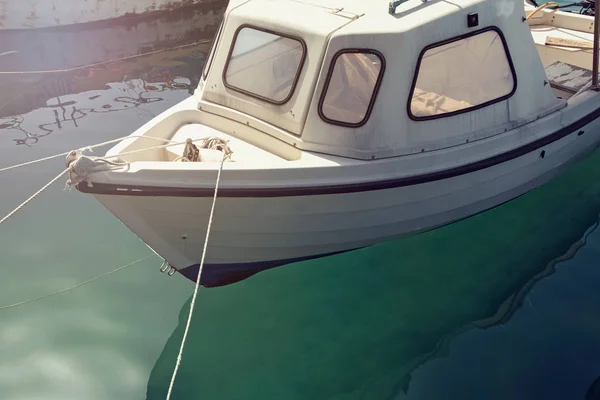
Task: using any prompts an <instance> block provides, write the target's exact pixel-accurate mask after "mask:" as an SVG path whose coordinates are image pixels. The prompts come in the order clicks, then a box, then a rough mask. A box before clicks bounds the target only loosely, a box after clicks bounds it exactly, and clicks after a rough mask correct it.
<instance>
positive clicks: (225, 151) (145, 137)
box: [0, 135, 231, 172]
mask: <svg viewBox="0 0 600 400" xmlns="http://www.w3.org/2000/svg"><path fill="white" fill-rule="evenodd" d="M130 138H131V139H132V138H139V139H152V140H160V141H163V142H169V143H166V144H162V145H159V146H153V147H144V148H143V149H138V150H132V151H126V152H124V153H119V154H115V155H113V156H105V157H103V158H104V159H110V158H117V157H120V156H125V155H129V154H135V153H140V152H142V151H148V150H156V149H163V148H166V147H171V146H179V145H182V144H186V142H176V141H174V140H171V139H165V138H158V137H153V136H146V135H129V136H123V137H121V138H117V139H112V140H108V141H106V142H102V143H98V144H94V145H91V146H85V147H82V148H80V149H79V151H84V150H91V149H95V148H96V147H101V146H106V145H107V144H111V143H116V142H120V141H123V140H127V139H130ZM200 140H205V141H209V143H212V142H214V140H215V138H198V139H193V140H192V142H197V141H200ZM71 151H72V150H71ZM71 151H67V152H64V153H60V154H55V155H53V156H48V157H44V158H40V159H37V160H32V161H27V162H24V163H21V164H16V165H11V166H10V167H4V168H0V172H4V171H8V170H11V169H15V168H20V167H25V166H27V165H31V164H36V163H39V162H42V161H47V160H51V159H53V158H57V157H64V156H66V155H68V154H70V153H71ZM223 152H224V153H225V155H226V158H227V157H229V156H230V155H231V150H230V149H224V150H223Z"/></svg>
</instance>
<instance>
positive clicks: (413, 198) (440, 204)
mask: <svg viewBox="0 0 600 400" xmlns="http://www.w3.org/2000/svg"><path fill="white" fill-rule="evenodd" d="M596 118H597V117H596ZM580 125H581V124H579V125H574V126H573V128H574V129H573V130H572V132H569V133H566V134H564V135H562V136H561V137H560V138H558V137H557V139H556V140H555V141H553V142H549V141H547V142H545V143H544V145H543V146H541V147H538V148H535V149H534V150H533V151H530V152H528V153H524V154H522V155H520V156H518V157H516V158H512V159H510V160H508V161H504V162H499V163H497V164H495V165H493V166H490V167H487V168H485V167H483V168H481V169H478V170H476V171H472V172H468V173H464V174H460V175H457V176H453V177H450V178H442V179H439V180H434V181H428V182H423V183H418V184H412V185H405V186H401V187H396V188H387V189H382V190H362V191H361V190H358V191H354V192H346V193H337V194H317V195H304V196H302V195H297V196H296V195H290V196H284V197H242V196H239V195H235V196H232V197H228V195H227V192H226V191H224V192H223V193H224V195H223V196H219V198H218V199H217V204H216V209H215V216H214V221H213V228H212V231H211V236H210V240H209V246H208V252H207V257H206V262H205V265H204V268H203V273H202V280H201V283H202V284H203V285H204V286H220V285H223V284H229V283H233V282H236V281H239V280H241V279H245V278H247V277H249V276H252V275H254V274H255V273H257V272H260V271H263V270H266V269H270V268H274V267H278V266H282V265H286V264H289V263H293V262H297V261H301V260H307V259H314V258H319V257H324V256H328V255H331V254H335V253H340V252H345V251H350V250H354V249H358V248H363V247H368V246H371V245H374V244H378V243H382V242H385V241H388V240H392V239H395V238H400V237H404V236H408V235H413V234H416V233H419V232H423V231H427V230H431V229H435V228H437V227H440V226H443V225H446V224H449V223H452V222H455V221H458V220H461V219H464V218H468V217H470V216H473V215H475V214H478V213H481V212H483V211H486V210H489V209H491V208H493V207H496V206H498V205H501V204H503V203H506V202H507V201H510V200H512V199H514V198H516V197H518V196H520V195H523V194H525V193H527V192H528V191H530V190H532V189H534V188H536V187H538V186H540V185H542V184H544V183H546V182H548V181H549V180H551V179H552V178H554V177H555V176H556V175H558V174H559V173H561V172H563V171H564V170H565V169H566V168H568V167H569V166H570V165H572V164H573V163H575V162H576V161H578V160H580V159H582V158H583V157H585V156H587V155H589V154H591V153H592V152H593V151H594V150H595V149H596V148H597V147H598V144H599V140H600V134H599V133H600V129H599V128H600V127H599V126H598V120H597V119H593V120H591V121H589V122H588V123H587V124H586V125H584V126H580ZM582 132H583V133H582ZM586 132H587V133H586ZM584 133H585V134H584ZM78 188H79V189H80V190H81V191H83V192H88V193H93V194H94V195H95V196H96V198H97V199H98V200H99V201H100V202H101V203H102V204H103V205H104V206H105V207H106V208H108V210H110V211H111V212H112V213H113V214H114V215H116V216H117V217H118V218H119V219H120V220H121V221H122V222H123V223H124V224H125V225H126V226H127V227H128V228H129V229H130V230H132V231H133V232H134V233H136V234H137V235H138V236H139V237H140V238H141V239H142V240H143V241H144V242H145V243H146V244H148V246H150V247H151V248H152V249H153V250H154V251H156V252H157V253H158V254H159V255H161V257H164V258H165V259H166V260H167V261H168V262H169V263H170V264H171V265H172V266H173V267H174V268H176V269H177V270H178V271H179V272H181V273H182V274H183V275H184V276H186V277H187V278H189V279H190V280H192V281H195V280H196V278H197V273H198V264H199V262H200V260H201V252H202V246H203V244H204V238H205V235H206V225H207V222H208V213H209V210H210V204H211V203H212V193H210V194H209V193H207V195H206V196H191V195H190V196H177V195H173V193H177V191H175V192H173V193H172V194H171V195H169V193H168V191H167V192H163V195H156V194H157V192H152V193H144V192H143V191H136V192H131V191H130V193H131V194H126V190H124V188H121V193H119V194H103V193H102V191H103V190H106V189H107V187H106V186H105V185H102V184H99V185H96V186H95V187H92V188H90V187H87V186H85V185H79V186H78ZM108 192H110V191H108ZM249 195H252V193H251V192H249Z"/></svg>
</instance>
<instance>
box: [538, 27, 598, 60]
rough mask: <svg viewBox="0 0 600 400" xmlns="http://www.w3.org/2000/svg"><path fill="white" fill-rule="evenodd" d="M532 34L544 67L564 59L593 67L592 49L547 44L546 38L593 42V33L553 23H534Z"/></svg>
mask: <svg viewBox="0 0 600 400" xmlns="http://www.w3.org/2000/svg"><path fill="white" fill-rule="evenodd" d="M531 35H532V36H533V41H534V42H535V44H536V46H537V48H538V51H539V53H540V57H541V59H542V63H543V64H544V67H547V66H548V65H550V64H553V63H555V62H556V61H564V62H568V63H569V64H573V65H577V66H578V67H582V68H590V69H591V65H592V64H591V60H592V50H587V49H581V48H577V47H563V46H552V45H547V44H546V38H547V37H555V38H559V39H570V40H577V41H584V42H588V43H593V42H594V35H593V33H587V32H581V31H576V30H573V29H566V28H561V27H556V26H551V25H533V26H531Z"/></svg>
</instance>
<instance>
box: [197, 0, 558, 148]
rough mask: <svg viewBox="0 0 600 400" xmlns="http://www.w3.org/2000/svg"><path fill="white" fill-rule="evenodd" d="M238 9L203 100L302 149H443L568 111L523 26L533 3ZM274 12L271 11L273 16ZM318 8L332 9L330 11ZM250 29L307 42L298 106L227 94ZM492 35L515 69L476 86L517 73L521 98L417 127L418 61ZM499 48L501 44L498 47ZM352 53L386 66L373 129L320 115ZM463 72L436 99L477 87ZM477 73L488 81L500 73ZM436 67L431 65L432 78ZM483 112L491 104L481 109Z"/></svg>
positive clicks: (325, 3) (330, 0)
mask: <svg viewBox="0 0 600 400" xmlns="http://www.w3.org/2000/svg"><path fill="white" fill-rule="evenodd" d="M231 1H232V3H233V4H232V3H230V6H229V10H230V12H229V13H228V17H227V18H228V24H226V28H225V30H224V33H223V36H222V38H221V44H220V46H219V48H220V50H219V51H218V52H217V54H216V56H215V62H214V66H213V69H212V71H213V72H212V73H211V74H210V76H209V77H208V78H207V81H206V89H205V90H204V91H203V92H202V93H203V94H202V99H203V100H206V101H208V102H209V103H213V104H218V105H220V106H223V108H220V109H217V108H216V107H213V108H214V109H215V110H214V112H218V113H223V115H225V114H226V115H227V117H228V118H232V119H236V120H240V121H242V123H246V124H249V123H250V122H249V121H250V119H249V118H248V117H247V116H251V117H253V118H256V119H257V121H252V123H255V124H256V125H257V126H259V125H260V124H261V122H260V121H264V122H266V123H267V124H272V125H273V126H274V127H276V128H278V129H282V130H283V132H280V131H278V130H276V129H271V126H269V125H264V126H263V127H262V129H264V130H265V131H268V132H269V134H271V135H273V136H275V137H276V138H278V139H280V140H283V141H286V142H288V143H292V144H293V145H294V146H297V147H299V148H302V149H306V150H315V151H320V152H323V153H328V154H335V155H342V156H349V157H354V158H362V159H373V158H380V157H389V156H397V155H404V154H414V153H419V152H427V151H435V150H438V149H441V148H445V147H451V146H456V145H460V144H463V143H469V142H472V141H475V140H481V139H484V138H487V137H491V136H494V135H496V134H498V133H501V132H505V131H506V130H509V129H513V128H515V127H516V126H520V125H523V124H525V123H527V122H530V121H533V120H535V119H537V118H540V116H543V115H546V114H547V113H549V112H551V111H552V110H554V109H556V108H557V107H561V106H563V104H564V101H563V100H559V99H557V98H556V96H555V95H554V93H553V92H552V89H551V88H550V87H549V86H548V85H546V83H545V79H546V74H545V72H544V69H543V65H542V63H541V60H540V58H539V55H538V53H537V50H536V47H535V43H534V42H533V38H532V37H531V32H530V30H529V26H528V24H526V23H524V22H523V19H522V18H523V16H524V3H523V0H452V1H447V0H428V1H426V2H423V1H422V0H409V1H407V2H406V3H403V4H401V5H400V6H398V8H397V10H396V12H395V13H394V14H393V15H390V13H389V11H388V4H389V3H388V1H387V0H370V1H368V2H367V1H364V0H246V1H244V0H231ZM238 6H239V7H238ZM269 7H271V9H270V12H268V11H266V9H268V8H269ZM313 8H315V9H313ZM316 8H321V9H323V13H319V12H317V11H316ZM340 8H343V10H340ZM471 13H477V15H478V19H479V21H478V22H479V23H478V24H477V25H476V26H468V24H467V22H468V21H467V17H468V14H471ZM352 14H354V15H355V16H354V17H353V16H352ZM307 19H309V20H310V22H309V23H307ZM244 23H251V24H254V25H258V26H261V27H265V28H267V29H271V30H273V31H277V32H278V31H281V32H283V33H287V34H290V35H292V34H293V35H294V36H298V37H301V38H302V39H303V40H304V41H305V42H306V49H307V51H308V53H307V57H306V63H305V64H304V65H303V67H302V69H301V73H300V78H299V82H300V83H299V84H298V87H297V89H296V91H295V94H294V95H293V96H292V97H291V99H290V101H289V102H287V103H285V104H282V105H276V104H268V103H265V102H264V101H262V100H260V99H257V98H253V97H248V96H245V95H244V94H240V93H235V92H233V91H231V90H228V88H226V87H225V86H224V84H223V82H222V81H223V79H222V76H221V71H223V69H224V68H225V66H226V60H227V57H228V52H229V48H230V46H231V43H232V42H233V40H234V32H235V31H236V29H237V28H238V27H239V26H242V24H244ZM490 30H493V31H495V32H497V33H498V36H497V37H498V38H501V40H502V42H503V46H504V50H502V51H501V52H500V53H498V54H499V55H500V58H499V59H498V60H504V61H505V63H506V64H507V65H508V66H509V67H510V70H511V71H508V69H507V70H506V71H505V70H502V71H500V72H498V74H497V75H494V76H493V77H492V79H491V80H489V81H488V80H486V78H485V79H484V78H481V79H480V80H479V81H478V82H479V84H478V85H473V88H474V91H476V90H480V91H481V92H482V93H488V92H489V91H490V90H491V89H492V88H495V87H496V86H494V85H497V84H499V82H500V81H502V79H509V78H510V76H511V75H512V79H513V83H512V85H511V86H512V88H513V91H512V92H510V93H509V94H508V95H503V96H497V97H495V98H493V99H492V100H490V101H489V102H487V103H477V101H479V100H476V101H474V102H473V104H474V106H473V107H470V108H469V107H466V108H464V110H465V111H464V112H463V111H461V112H460V113H454V114H448V115H447V116H444V115H441V116H440V117H435V118H421V119H417V118H414V115H412V114H409V110H408V108H409V107H410V105H411V104H412V103H411V99H412V98H413V94H414V93H413V92H412V90H413V87H412V86H413V83H415V79H416V77H417V75H418V74H419V73H420V72H419V71H420V68H421V66H420V65H418V62H419V60H420V57H421V56H422V52H424V51H425V49H427V48H430V47H436V46H441V45H442V43H445V42H446V41H448V40H459V39H460V38H463V37H470V36H471V35H479V34H483V33H484V32H488V31H490ZM465 35H466V36H465ZM479 43H484V42H479ZM492 43H499V42H498V41H496V39H494V41H492ZM481 46H485V44H482V45H481ZM490 46H491V45H490ZM499 48H500V49H502V47H499ZM348 49H360V50H361V51H364V50H365V49H371V50H373V51H377V52H378V54H380V55H381V57H380V58H381V60H382V61H383V64H385V65H384V66H383V75H382V80H381V86H380V87H378V90H377V91H376V92H375V95H374V96H375V97H374V99H375V100H374V102H373V104H374V106H373V107H372V110H371V111H372V112H371V111H369V113H370V114H369V116H367V117H366V119H365V123H364V124H362V125H357V126H348V125H346V126H344V125H343V124H332V123H331V121H326V120H324V119H323V118H322V115H320V114H319V110H320V107H321V105H320V98H321V96H322V95H323V93H326V92H325V89H326V88H327V85H328V80H327V75H328V71H329V70H330V68H331V66H332V65H333V63H334V60H335V57H336V54H337V53H338V52H342V51H346V50H348ZM504 51H506V54H505V55H504ZM456 54H458V53H456ZM485 54H487V53H485ZM460 59H461V58H460V57H459V58H456V57H455V58H454V59H452V60H460ZM475 61H476V60H475ZM465 62H467V61H465ZM458 64H459V62H455V63H453V64H452V65H453V66H452V68H451V69H452V71H453V76H452V79H453V80H452V82H454V84H453V86H452V87H453V88H454V89H452V90H454V92H451V91H448V92H443V93H438V91H436V90H433V89H432V90H431V93H433V94H440V96H442V95H444V96H445V95H446V94H448V97H444V96H442V97H440V98H441V99H446V98H447V99H448V101H451V100H452V99H454V97H453V96H451V95H450V94H456V93H457V91H458V90H460V88H461V87H464V86H465V83H464V81H465V79H468V78H467V77H465V76H464V75H460V74H459V73H455V72H456V71H460V65H458ZM444 65H445V64H444ZM457 65H458V66H457ZM494 65H496V64H494ZM498 65H500V64H498ZM473 68H475V70H474V71H475V72H477V73H478V74H479V71H489V70H491V69H490V68H487V67H482V68H481V69H477V68H476V67H473ZM507 68H508V67H507ZM433 69H435V68H431V66H430V68H429V70H433ZM425 70H426V71H427V69H425ZM215 71H216V72H215ZM448 71H450V67H448ZM507 71H508V72H507ZM425 73H426V72H424V74H425ZM430 73H433V72H430ZM446 73H449V72H445V71H439V74H438V75H439V76H445V75H444V74H446ZM479 75H481V74H479ZM457 82H458V83H457ZM442 83H443V82H442ZM507 87H508V86H507ZM417 89H418V88H417ZM415 90H416V89H415ZM419 90H420V89H419ZM428 90H429V89H428ZM440 90H442V89H440ZM443 90H445V89H443ZM443 90H442V91H443ZM455 92H456V93H455ZM419 93H420V92H419ZM428 93H429V92H428ZM419 96H420V95H419ZM419 96H417V97H419ZM209 103H207V105H208V106H210V104H209ZM427 104H429V103H427ZM436 104H437V103H436ZM479 104H485V105H483V106H481V107H479V106H478V105H479ZM232 110H233V111H232ZM459 111H460V110H459ZM236 113H239V114H236ZM434 115H437V114H434ZM258 120H260V121H258Z"/></svg>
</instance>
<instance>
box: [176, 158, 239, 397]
mask: <svg viewBox="0 0 600 400" xmlns="http://www.w3.org/2000/svg"><path fill="white" fill-rule="evenodd" d="M229 156H230V154H227V152H224V153H223V158H222V159H221V165H220V166H219V170H218V172H217V181H216V183H215V194H214V196H213V201H212V205H211V208H210V215H209V217H208V226H207V228H206V237H205V239H204V248H203V249H202V259H201V261H200V266H199V268H198V276H197V277H196V285H195V286H194V294H193V295H192V301H191V302H190V311H189V314H188V319H187V323H186V324H185V330H184V332H183V337H182V339H181V346H180V347H179V354H178V355H177V362H176V363H175V369H174V370H173V376H172V377H171V383H170V384H169V390H168V392H167V400H170V398H171V393H172V392H173V386H174V384H175V379H176V377H177V372H178V371H179V366H180V365H181V358H182V357H183V349H184V346H185V341H186V339H187V335H188V332H189V330H190V325H191V323H192V316H193V314H194V305H195V304H196V297H197V296H198V288H199V287H200V277H201V276H202V267H204V259H205V257H206V249H207V247H208V238H209V236H210V228H211V226H212V222H213V217H214V212H215V205H216V203H217V193H218V191H219V182H220V181H221V171H222V170H223V164H224V163H225V160H226V159H227V158H228V157H229Z"/></svg>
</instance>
